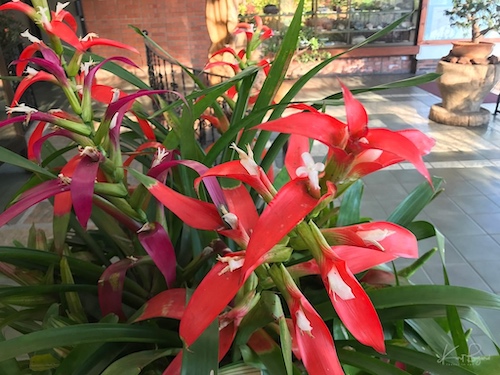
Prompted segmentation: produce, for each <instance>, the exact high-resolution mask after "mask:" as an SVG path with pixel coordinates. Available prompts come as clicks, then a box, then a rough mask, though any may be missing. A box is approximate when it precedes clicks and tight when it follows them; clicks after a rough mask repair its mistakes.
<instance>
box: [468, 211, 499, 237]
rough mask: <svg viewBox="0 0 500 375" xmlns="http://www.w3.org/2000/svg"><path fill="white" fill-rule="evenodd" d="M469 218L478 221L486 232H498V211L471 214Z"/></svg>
mask: <svg viewBox="0 0 500 375" xmlns="http://www.w3.org/2000/svg"><path fill="white" fill-rule="evenodd" d="M471 218H472V219H473V220H474V221H475V222H476V223H478V224H479V225H480V226H481V227H482V228H483V229H484V231H485V232H486V233H489V234H500V213H495V214H473V215H471Z"/></svg>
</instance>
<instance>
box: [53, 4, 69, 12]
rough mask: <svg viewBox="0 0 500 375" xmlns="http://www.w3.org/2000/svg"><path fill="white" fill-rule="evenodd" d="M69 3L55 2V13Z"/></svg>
mask: <svg viewBox="0 0 500 375" xmlns="http://www.w3.org/2000/svg"><path fill="white" fill-rule="evenodd" d="M68 5H69V1H68V2H67V3H57V4H56V15H57V14H59V12H60V11H61V10H63V9H64V8H66V7H67V6H68Z"/></svg>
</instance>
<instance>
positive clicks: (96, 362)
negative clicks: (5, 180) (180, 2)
mask: <svg viewBox="0 0 500 375" xmlns="http://www.w3.org/2000/svg"><path fill="white" fill-rule="evenodd" d="M33 3H34V5H35V8H32V7H30V6H28V5H27V4H25V3H22V2H20V1H12V2H10V3H6V4H4V5H2V6H0V10H19V11H22V12H24V13H25V14H27V15H28V16H29V17H31V18H32V19H33V20H34V21H35V22H36V23H37V24H38V25H39V26H40V28H41V29H42V31H44V32H46V33H47V34H48V35H49V38H50V41H51V44H50V46H48V45H46V44H44V43H43V42H42V41H39V40H37V39H35V38H33V37H32V36H30V35H28V34H26V36H27V37H28V38H30V40H31V41H32V42H33V45H32V46H30V47H28V48H27V49H26V50H25V51H24V52H23V53H22V54H21V57H20V59H19V60H17V61H15V62H14V63H15V64H16V65H17V71H18V73H19V74H20V75H21V73H23V72H24V74H25V75H24V78H23V80H22V81H21V84H20V85H19V88H18V92H17V93H16V99H15V101H18V100H19V99H20V98H21V96H22V92H23V91H24V90H26V88H28V87H29V86H30V85H32V84H33V83H35V82H39V81H42V80H43V81H49V82H52V83H54V84H56V85H58V86H59V87H60V88H61V93H62V94H63V95H65V96H66V98H67V99H68V104H69V108H70V110H69V111H67V112H64V111H61V110H53V111H49V112H47V113H42V112H39V111H38V110H36V109H33V108H28V107H27V106H25V105H23V104H22V103H17V102H14V103H12V104H11V105H10V106H9V107H8V109H7V111H8V113H9V116H11V117H10V118H8V119H7V120H6V121H4V122H2V123H0V126H7V125H9V124H12V123H14V122H19V121H23V122H31V123H33V125H32V126H34V131H33V133H32V135H31V137H30V139H29V143H28V146H29V147H28V148H29V152H28V159H24V158H22V157H21V156H18V155H15V154H12V153H10V152H8V151H7V150H5V149H2V150H0V159H1V161H3V162H10V163H13V164H15V165H18V166H21V167H23V168H25V169H27V170H29V171H31V172H33V174H32V176H31V178H30V179H29V180H28V181H27V182H26V184H25V186H24V187H23V188H22V189H21V191H20V192H19V193H18V194H17V195H16V196H15V197H14V198H13V199H12V202H11V203H10V205H9V206H8V207H7V208H6V209H5V210H4V211H3V212H2V213H1V214H0V225H4V224H6V223H7V222H9V221H10V220H11V219H13V218H14V217H15V216H17V215H18V214H20V213H21V212H23V211H25V210H26V209H28V208H29V207H31V206H33V205H35V204H37V203H38V202H41V201H42V200H45V199H51V201H52V204H53V207H54V212H53V238H52V239H50V240H47V239H46V238H45V234H44V233H43V232H40V231H37V230H35V229H33V231H32V232H31V233H30V240H29V243H28V244H27V246H24V245H22V244H19V243H17V244H16V245H17V246H16V247H2V248H0V262H1V263H0V271H1V272H2V273H3V274H5V275H6V276H8V277H9V278H10V279H12V280H13V281H14V282H15V283H16V285H15V286H9V287H7V286H6V287H4V288H2V289H1V290H0V304H1V305H0V321H1V322H2V327H9V329H10V330H14V331H16V332H17V333H19V334H20V335H18V337H15V338H11V339H9V340H6V341H3V340H2V341H3V342H0V372H1V373H2V374H4V373H5V374H24V373H38V372H40V373H43V374H54V375H67V374H75V375H76V374H82V375H83V374H85V375H91V374H107V375H109V374H139V373H144V374H167V375H168V374H181V373H182V374H190V375H191V374H208V373H210V374H215V373H221V374H229V373H238V374H242V373H253V372H255V373H260V372H261V371H262V372H265V373H269V374H280V375H281V374H300V373H304V372H307V373H309V374H343V373H347V374H362V373H372V374H422V373H423V371H429V372H431V373H440V374H454V375H455V374H458V375H461V374H471V373H474V372H475V371H478V373H480V372H479V371H488V370H484V366H485V364H486V365H491V364H494V363H495V362H494V361H495V360H496V358H497V357H491V358H489V359H490V360H489V361H487V362H484V361H483V362H482V363H480V362H471V361H469V359H470V358H472V357H471V355H470V353H469V352H468V346H467V335H466V333H465V332H464V330H463V328H462V324H461V318H463V319H468V320H471V321H472V322H474V323H476V324H477V325H478V327H480V328H481V329H483V330H484V332H485V333H486V334H487V335H490V332H489V331H488V329H487V328H486V327H485V325H484V323H483V322H482V320H481V318H480V317H479V316H478V315H477V313H476V312H475V310H474V309H473V308H472V306H480V307H490V308H497V309H498V308H500V299H499V298H498V297H497V296H495V295H491V294H488V293H485V292H481V291H475V290H471V289H467V288H460V287H453V286H449V285H443V286H438V285H433V286H428V285H426V286H417V285H412V283H411V282H410V281H409V279H408V278H409V277H410V276H411V274H412V273H413V272H414V271H415V270H416V269H417V268H418V267H419V266H420V265H421V264H422V263H423V262H424V261H425V260H426V259H427V258H429V256H430V255H431V254H432V253H433V252H434V251H435V250H434V251H431V252H429V253H426V254H424V255H423V256H421V257H420V258H418V257H419V254H418V247H417V240H418V239H422V238H427V237H431V236H434V235H436V236H437V238H438V245H439V246H438V247H439V249H440V250H441V251H442V250H443V249H442V246H441V244H442V238H441V236H440V235H439V233H438V232H437V231H436V230H435V229H434V227H433V226H432V225H431V224H429V223H425V222H418V221H414V219H415V217H416V216H417V214H418V213H419V211H420V210H421V209H422V208H423V207H424V206H425V205H426V204H427V203H428V202H430V201H431V200H432V199H433V198H434V197H435V196H436V195H437V194H438V193H439V191H440V185H441V180H440V179H439V178H435V177H434V178H433V177H431V176H430V175H429V172H428V171H427V169H426V167H425V165H424V163H423V161H422V156H423V155H425V154H427V153H428V152H430V150H431V148H432V146H433V144H434V141H433V140H432V139H431V138H429V137H428V136H426V135H425V134H423V133H421V132H420V131H418V130H413V129H412V130H403V131H391V130H388V129H376V128H369V127H368V115H367V113H366V111H365V109H364V107H363V105H362V104H361V103H360V102H359V101H358V100H357V99H355V98H354V97H353V95H352V93H351V92H350V91H349V90H348V89H347V87H345V86H344V85H342V93H341V94H336V95H332V96H331V97H330V98H327V100H325V101H323V102H322V103H321V105H322V106H324V105H327V104H331V103H332V102H333V101H335V100H337V99H339V98H340V97H343V103H344V106H345V108H346V115H347V117H346V121H345V122H343V121H340V120H338V119H336V118H334V117H332V116H330V115H327V114H325V113H324V112H323V111H320V110H319V109H320V108H321V106H320V105H315V104H314V103H313V104H304V103H292V99H293V97H294V96H295V95H296V93H297V92H298V91H299V90H300V89H301V88H302V87H303V85H304V84H305V83H306V82H307V80H308V79H309V78H310V77H312V76H313V75H314V74H316V73H317V72H318V71H319V70H320V69H321V68H322V67H323V66H325V65H326V64H328V63H329V62H331V60H333V59H334V58H335V57H333V58H331V59H329V60H327V61H325V62H323V63H321V64H319V65H318V66H317V67H316V68H314V69H313V70H312V71H311V72H309V73H308V74H306V75H305V76H304V77H302V78H301V79H299V80H298V81H297V82H296V83H295V85H294V86H293V87H292V88H291V89H290V91H289V92H288V93H287V94H286V95H285V96H284V98H283V99H282V100H281V101H280V103H278V104H272V103H273V98H274V95H275V93H276V91H277V90H278V88H279V86H280V84H281V82H282V80H283V78H284V75H285V71H286V69H287V66H288V63H289V62H290V60H291V58H292V56H293V53H294V51H295V46H296V44H297V38H298V35H299V30H300V20H301V15H302V8H303V1H301V2H299V7H298V10H297V14H296V16H295V17H294V20H293V22H292V24H291V26H290V28H289V30H288V33H287V35H286V36H285V39H284V41H283V44H282V48H281V50H280V52H279V53H278V55H277V57H276V59H275V60H274V61H273V62H272V63H271V64H270V65H269V64H258V63H254V62H252V61H251V56H252V53H251V52H252V50H253V48H255V47H256V45H257V44H258V43H259V41H261V40H262V38H266V37H270V36H271V33H270V32H269V31H267V30H265V29H264V28H263V27H258V28H257V29H256V30H254V29H252V28H251V26H250V25H240V31H241V29H242V28H244V31H245V33H246V35H247V38H248V43H247V47H246V50H244V51H242V52H235V53H233V52H234V51H231V50H228V49H225V50H224V51H222V52H221V53H225V52H230V53H231V54H232V55H233V56H235V59H236V60H237V61H235V64H237V65H238V67H237V68H235V69H234V70H235V73H237V74H236V75H235V76H234V77H232V78H230V79H228V80H227V81H226V82H223V83H221V84H219V85H216V86H213V87H210V88H206V87H203V85H202V84H201V83H199V90H198V91H195V92H193V94H191V95H188V96H187V97H184V98H179V101H178V102H177V103H174V104H172V105H165V104H162V101H161V97H157V95H158V94H162V93H164V91H161V90H152V89H150V88H147V86H146V85H145V84H144V83H142V82H140V81H138V80H137V79H136V78H135V77H134V76H132V75H131V74H130V73H128V72H127V71H126V70H125V69H123V68H120V67H119V66H117V65H115V64H114V63H113V62H120V63H123V64H125V66H127V65H132V66H134V63H133V62H132V61H131V60H129V59H126V58H124V57H111V58H108V59H105V60H102V59H101V61H100V62H99V63H93V62H92V60H90V59H89V57H88V54H86V53H85V51H86V49H88V48H89V47H90V46H91V45H95V44H99V43H101V44H107V45H112V46H115V47H119V48H125V49H128V50H133V49H132V48H131V47H128V46H125V45H122V44H120V43H116V42H112V41H109V40H106V39H102V38H99V37H98V36H96V35H92V36H91V37H84V38H82V39H79V38H77V37H76V34H75V28H74V20H73V19H72V17H71V15H70V14H69V13H67V12H65V11H64V8H63V5H58V7H57V10H56V11H55V12H53V13H51V12H49V11H48V8H47V4H46V2H45V1H42V0H39V1H33ZM391 27H392V28H393V27H396V24H394V25H391V26H390V27H389V28H388V29H387V30H386V31H384V32H388V31H390V30H391ZM262 31H264V33H262ZM379 35H380V34H379ZM377 36H378V35H377ZM377 36H374V38H375V37H377ZM61 40H62V41H64V42H66V43H68V44H71V45H72V46H73V47H74V49H66V50H65V49H64V48H62V44H61ZM371 40H372V39H370V38H369V39H368V40H367V42H369V41H371ZM150 43H152V42H151V41H150ZM35 52H36V53H35ZM34 66H36V67H37V68H38V69H37V70H34V69H35V68H34ZM235 66H236V65H235ZM101 68H106V69H109V70H112V71H114V72H116V73H117V74H118V75H119V76H120V77H122V78H124V79H127V80H129V82H131V83H135V84H136V85H137V86H138V87H139V88H140V90H138V91H137V92H134V93H128V94H127V93H123V92H122V91H120V90H117V89H114V88H111V87H107V86H103V85H100V84H98V83H97V81H96V79H95V76H96V72H97V71H98V70H99V69H101ZM263 69H264V70H266V71H267V75H266V79H265V81H264V83H263V85H262V87H260V90H259V92H258V93H257V94H256V95H254V94H255V93H254V92H252V90H251V89H252V87H253V86H254V80H255V78H256V76H257V74H258V73H259V71H261V70H263ZM432 78H433V77H432V76H430V77H429V76H428V77H423V78H422V77H420V78H418V79H413V80H408V81H403V82H397V83H394V84H392V85H386V86H383V87H377V88H376V89H381V88H390V87H392V86H399V87H400V86H403V85H408V84H413V83H416V82H418V81H420V80H425V79H432ZM193 79H195V80H196V77H193ZM236 93H237V94H238V95H237V97H236V95H235V94H236ZM145 96H150V97H154V100H158V101H159V102H160V105H163V107H162V110H161V111H159V112H158V113H156V114H154V115H151V116H147V115H146V114H145V111H144V110H143V108H142V106H141V105H140V104H139V103H138V102H136V99H138V98H139V97H145ZM221 96H224V97H225V98H227V99H229V100H228V103H229V105H230V107H231V116H227V115H226V114H225V112H224V111H222V110H221V108H220V107H219V105H220V103H219V100H218V98H219V97H221ZM251 96H254V97H253V98H251ZM233 99H234V100H233ZM250 103H251V104H252V106H249V104H250ZM335 103H337V104H338V100H337V101H335ZM103 106H104V110H103V111H101V112H103V114H102V115H99V114H98V113H100V111H98V110H96V108H99V109H102V107H103ZM179 108H180V109H181V110H180V111H179V110H178V109H179ZM285 109H289V110H290V111H294V113H293V114H289V115H286V116H285V115H283V113H284V111H285ZM210 111H213V114H214V115H212V114H210ZM14 113H22V114H21V115H19V116H13V114H14ZM162 113H165V119H166V121H167V124H168V126H167V127H165V126H163V125H162V123H160V122H158V121H157V120H155V119H156V118H158V116H159V115H160V114H162ZM202 116H203V117H204V118H206V119H211V120H212V121H213V122H214V124H217V125H219V126H218V129H219V130H220V132H221V136H220V138H219V139H218V140H217V141H216V142H215V143H214V144H213V145H210V147H209V148H207V149H206V150H204V149H203V148H202V147H201V146H200V144H199V143H198V142H197V141H196V137H195V132H194V127H193V122H194V121H196V119H197V118H199V117H202ZM221 124H224V126H220V125H221ZM271 132H276V133H278V134H279V135H278V136H277V137H276V138H274V139H273V140H272V141H271V137H270V135H271ZM55 136H58V137H63V138H65V139H67V140H68V142H67V146H65V147H63V148H61V149H56V148H55V147H54V146H53V145H52V144H51V143H50V142H49V140H51V139H52V138H53V137H55ZM311 140H317V141H319V142H321V143H323V144H325V145H326V146H327V147H328V154H327V155H325V157H324V159H323V160H322V161H316V160H314V159H313V157H312V156H311V154H310V151H311ZM268 144H271V146H270V147H267V146H268ZM285 144H287V145H288V147H287V151H286V153H285V158H284V159H285V163H284V164H285V166H284V167H283V168H282V169H277V168H276V166H275V165H273V162H274V160H275V159H276V157H277V155H278V154H280V153H281V151H282V149H283V146H284V145H285ZM404 160H405V161H408V162H410V163H412V164H413V165H414V166H415V168H416V169H417V170H418V171H419V172H420V173H421V174H422V176H423V177H424V179H425V181H424V182H423V183H422V184H421V185H420V186H418V187H417V188H416V189H415V191H414V192H413V193H411V194H410V196H409V197H408V198H407V199H406V200H404V201H403V202H401V204H400V205H399V207H398V208H397V209H396V210H395V211H394V212H393V213H392V214H391V215H390V217H389V218H388V219H387V221H379V222H377V221H371V220H369V219H368V218H364V217H362V216H361V214H360V201H361V198H362V191H363V188H362V182H361V180H360V179H361V178H362V177H363V176H365V175H367V174H370V173H373V172H376V171H378V170H380V169H382V168H384V167H387V166H390V165H393V164H395V163H398V162H400V161H404ZM136 166H137V167H136ZM274 169H276V170H274ZM272 172H277V174H276V177H274V175H275V174H274V173H272ZM398 257H405V258H418V259H417V260H416V261H415V263H414V264H413V265H412V266H410V267H407V268H405V269H402V270H399V271H398V270H396V269H395V268H393V269H390V268H388V267H387V266H384V264H386V263H387V262H391V261H393V260H394V259H396V258H398ZM443 264H444V263H443ZM444 274H445V276H446V269H445V268H444ZM445 283H446V284H447V278H445ZM456 306H460V307H459V308H457V307H456ZM490 337H491V335H490ZM451 348H453V349H451ZM450 350H451V351H452V352H453V356H452V357H453V358H456V359H453V358H452V359H450V357H451V356H450V355H449V353H450ZM22 354H27V355H28V357H27V359H24V358H26V357H24V358H23V357H20V355H22ZM443 356H444V357H443ZM483 373H485V372H483ZM486 373H487V372H486Z"/></svg>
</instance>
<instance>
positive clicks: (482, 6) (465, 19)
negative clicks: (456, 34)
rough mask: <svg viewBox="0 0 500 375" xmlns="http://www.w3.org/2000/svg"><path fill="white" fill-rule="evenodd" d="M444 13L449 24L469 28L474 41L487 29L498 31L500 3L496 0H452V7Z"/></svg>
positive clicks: (499, 26) (486, 31)
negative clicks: (448, 19) (448, 18)
mask: <svg viewBox="0 0 500 375" xmlns="http://www.w3.org/2000/svg"><path fill="white" fill-rule="evenodd" d="M445 14H446V15H447V16H449V17H450V21H451V26H458V27H461V28H464V29H470V30H471V32H472V41H474V42H475V41H477V40H478V39H479V38H480V37H481V36H483V35H485V34H486V33H488V32H489V31H492V30H494V31H500V5H499V4H498V1H496V0H477V1H476V0H453V8H451V9H450V10H446V11H445Z"/></svg>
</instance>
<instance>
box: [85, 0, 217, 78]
mask: <svg viewBox="0 0 500 375" xmlns="http://www.w3.org/2000/svg"><path fill="white" fill-rule="evenodd" d="M82 5H83V13H84V16H85V24H86V27H87V31H88V32H95V33H97V34H98V35H99V36H100V37H102V38H108V39H113V40H117V41H120V42H122V43H126V44H129V45H132V46H134V47H135V48H137V49H138V50H139V52H140V55H139V56H138V55H136V54H133V53H129V52H128V51H123V50H118V49H116V48H111V47H101V46H99V47H95V48H94V49H93V52H94V53H97V54H99V55H102V56H104V57H110V56H114V55H118V54H119V55H125V56H127V57H129V58H131V59H132V60H133V61H135V62H136V63H137V64H138V65H139V66H146V55H145V51H144V44H143V42H142V37H141V36H140V35H138V34H136V33H135V31H134V30H132V29H131V28H130V27H128V25H129V24H131V25H134V26H136V27H138V28H139V29H141V30H144V29H146V30H147V31H148V33H149V36H150V37H151V38H152V39H153V40H154V41H155V42H157V43H158V44H159V45H160V46H161V47H162V48H164V49H165V50H166V51H167V52H169V53H170V54H171V55H172V56H174V57H175V58H177V59H178V60H180V61H181V62H182V63H183V64H186V65H188V66H192V67H196V68H200V67H203V66H204V65H205V64H206V61H207V56H208V48H209V46H210V39H209V37H208V32H207V28H206V23H205V0H191V1H185V0H141V1H137V0H85V1H82Z"/></svg>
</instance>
